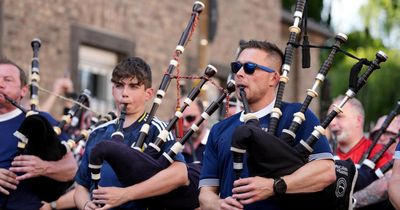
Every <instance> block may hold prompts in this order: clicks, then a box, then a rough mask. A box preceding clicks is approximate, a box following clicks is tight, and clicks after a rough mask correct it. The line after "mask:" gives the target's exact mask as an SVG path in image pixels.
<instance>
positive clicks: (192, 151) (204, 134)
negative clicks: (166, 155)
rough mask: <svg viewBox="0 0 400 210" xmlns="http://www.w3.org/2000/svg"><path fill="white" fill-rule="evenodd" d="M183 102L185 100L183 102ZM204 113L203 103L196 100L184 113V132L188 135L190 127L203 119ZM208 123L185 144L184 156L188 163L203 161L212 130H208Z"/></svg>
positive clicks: (203, 124) (201, 126)
mask: <svg viewBox="0 0 400 210" xmlns="http://www.w3.org/2000/svg"><path fill="white" fill-rule="evenodd" d="M182 101H183V100H182ZM203 111H204V106H203V102H202V101H200V100H195V101H194V102H193V103H192V104H191V105H190V106H189V107H187V108H186V109H185V111H184V112H183V116H182V119H183V131H184V133H186V132H187V131H188V130H189V129H190V126H191V125H192V124H193V123H195V122H196V121H197V120H199V119H200V118H201V113H203ZM207 126H208V122H207V121H204V122H203V123H202V124H201V125H200V126H199V130H198V131H196V132H195V133H193V135H192V136H191V137H190V139H189V140H188V141H187V143H186V144H185V147H184V148H183V151H182V154H183V156H184V157H185V160H186V162H187V163H191V162H196V161H200V162H201V161H202V160H203V153H204V149H205V146H206V143H207V138H208V134H209V132H210V130H209V129H208V127H207Z"/></svg>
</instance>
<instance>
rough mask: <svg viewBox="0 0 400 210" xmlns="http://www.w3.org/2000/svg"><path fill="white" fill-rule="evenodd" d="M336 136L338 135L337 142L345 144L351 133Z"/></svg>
mask: <svg viewBox="0 0 400 210" xmlns="http://www.w3.org/2000/svg"><path fill="white" fill-rule="evenodd" d="M335 135H336V140H337V142H338V143H344V142H346V141H347V139H348V138H349V133H348V132H347V131H342V132H340V133H339V134H335Z"/></svg>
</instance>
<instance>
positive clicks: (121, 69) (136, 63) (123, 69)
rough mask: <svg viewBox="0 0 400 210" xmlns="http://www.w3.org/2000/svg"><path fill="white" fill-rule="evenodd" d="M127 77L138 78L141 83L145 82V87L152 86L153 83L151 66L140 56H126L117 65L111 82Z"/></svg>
mask: <svg viewBox="0 0 400 210" xmlns="http://www.w3.org/2000/svg"><path fill="white" fill-rule="evenodd" d="M125 78H136V79H137V81H138V83H139V84H140V85H142V84H144V86H145V88H150V87H151V83H152V79H151V68H150V66H149V64H147V63H146V62H145V61H144V60H143V59H141V58H139V57H131V58H125V59H123V60H122V61H121V62H119V63H118V64H117V66H115V68H114V70H113V72H112V76H111V82H114V83H116V82H120V81H121V80H123V79H125Z"/></svg>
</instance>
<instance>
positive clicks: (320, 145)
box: [300, 109, 333, 161]
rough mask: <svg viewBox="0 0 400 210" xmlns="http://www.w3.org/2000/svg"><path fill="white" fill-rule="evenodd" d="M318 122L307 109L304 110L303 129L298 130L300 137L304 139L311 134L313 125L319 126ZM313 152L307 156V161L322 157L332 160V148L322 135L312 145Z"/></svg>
mask: <svg viewBox="0 0 400 210" xmlns="http://www.w3.org/2000/svg"><path fill="white" fill-rule="evenodd" d="M319 125H320V122H319V120H318V118H317V117H316V116H315V115H314V114H313V113H312V112H311V111H310V110H309V109H308V110H307V111H306V121H304V122H303V124H302V126H304V128H303V131H302V132H300V134H301V136H300V137H301V139H303V140H306V139H307V138H309V137H310V136H311V133H312V132H313V131H314V127H315V126H319ZM313 149H314V150H313V152H312V154H311V155H310V157H309V161H313V160H323V159H331V160H333V155H332V150H331V147H330V146H329V143H328V140H327V138H326V137H325V136H324V135H323V136H321V137H320V138H319V140H318V141H317V142H316V143H315V144H314V145H313Z"/></svg>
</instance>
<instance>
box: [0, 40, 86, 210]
mask: <svg viewBox="0 0 400 210" xmlns="http://www.w3.org/2000/svg"><path fill="white" fill-rule="evenodd" d="M31 46H32V50H33V58H32V62H31V74H30V110H25V108H23V107H22V106H20V105H19V104H18V103H17V102H15V101H13V100H12V99H10V98H9V97H7V96H5V98H6V100H7V101H9V102H10V103H11V104H13V105H14V106H16V107H17V108H18V109H20V110H21V111H22V112H23V113H25V114H26V118H25V119H24V121H23V122H22V123H21V125H20V127H19V128H18V130H17V131H15V132H14V136H15V137H17V139H18V144H17V148H18V152H17V156H18V155H34V156H37V157H39V158H40V159H42V160H45V161H58V160H60V159H62V158H63V156H64V155H65V154H67V152H69V151H70V150H72V149H73V148H74V145H75V142H76V141H73V140H68V141H65V140H66V139H67V136H66V135H65V133H63V131H65V129H66V127H67V125H68V124H69V123H70V122H71V121H72V119H73V118H74V117H76V114H77V113H78V110H79V109H81V105H82V103H84V102H86V101H88V100H89V97H90V91H88V90H85V91H83V93H82V94H81V95H79V97H78V101H77V102H76V103H75V104H74V105H73V106H72V107H71V109H70V110H69V112H68V114H67V116H64V117H63V118H62V120H61V121H60V122H59V123H58V126H53V124H56V122H54V123H50V121H49V118H48V117H47V116H46V115H45V114H41V113H40V112H39V110H38V104H39V100H38V99H39V97H38V90H39V81H40V75H39V72H40V70H39V58H38V53H39V49H40V47H41V41H40V40H39V39H37V38H35V39H33V40H32V42H31ZM60 139H65V140H60ZM26 182H27V183H28V185H30V186H32V189H33V190H34V192H35V194H37V195H38V197H39V198H40V199H41V200H43V201H46V202H51V201H54V200H57V199H58V198H59V197H60V196H61V195H63V194H64V193H65V192H66V190H67V189H68V188H69V187H70V186H71V185H72V184H73V180H71V181H66V182H64V181H57V180H54V179H51V178H48V177H45V176H40V177H34V178H31V179H27V180H26ZM7 199H8V198H7ZM7 199H6V201H5V203H4V204H3V208H6V206H7V202H8V201H7Z"/></svg>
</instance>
